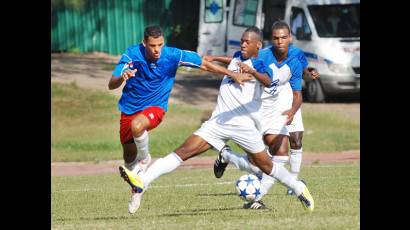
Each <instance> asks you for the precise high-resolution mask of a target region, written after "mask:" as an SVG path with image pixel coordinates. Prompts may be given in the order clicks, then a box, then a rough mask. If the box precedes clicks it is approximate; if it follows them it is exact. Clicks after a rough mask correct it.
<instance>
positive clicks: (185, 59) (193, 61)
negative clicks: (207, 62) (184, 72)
mask: <svg viewBox="0 0 410 230" xmlns="http://www.w3.org/2000/svg"><path fill="white" fill-rule="evenodd" d="M178 65H180V66H188V67H194V68H199V67H201V65H202V58H201V56H199V54H198V53H196V52H193V51H189V50H181V55H180V58H179V63H178Z"/></svg>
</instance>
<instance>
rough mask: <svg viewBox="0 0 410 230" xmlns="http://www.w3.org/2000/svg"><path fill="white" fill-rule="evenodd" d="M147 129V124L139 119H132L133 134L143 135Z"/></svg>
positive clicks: (135, 135) (136, 135)
mask: <svg viewBox="0 0 410 230" xmlns="http://www.w3.org/2000/svg"><path fill="white" fill-rule="evenodd" d="M144 131H145V126H144V124H142V123H141V122H139V121H136V120H134V121H132V123H131V132H132V136H134V137H139V136H141V135H142V133H143V132H144Z"/></svg>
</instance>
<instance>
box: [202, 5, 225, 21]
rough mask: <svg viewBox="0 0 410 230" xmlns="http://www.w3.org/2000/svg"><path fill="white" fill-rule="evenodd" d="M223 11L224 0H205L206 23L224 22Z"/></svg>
mask: <svg viewBox="0 0 410 230" xmlns="http://www.w3.org/2000/svg"><path fill="white" fill-rule="evenodd" d="M223 13H224V11H223V8H222V0H206V1H205V20H204V22H205V23H212V22H222V19H223Z"/></svg>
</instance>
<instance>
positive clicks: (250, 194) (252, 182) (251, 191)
mask: <svg viewBox="0 0 410 230" xmlns="http://www.w3.org/2000/svg"><path fill="white" fill-rule="evenodd" d="M236 191H237V192H238V195H239V197H240V198H241V199H242V200H245V201H254V200H255V199H257V198H258V197H259V196H260V194H261V192H260V191H261V182H260V180H259V178H258V177H256V176H255V175H253V174H249V175H243V176H241V177H240V178H239V179H238V180H237V181H236Z"/></svg>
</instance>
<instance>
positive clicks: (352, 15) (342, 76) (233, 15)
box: [197, 0, 360, 102]
mask: <svg viewBox="0 0 410 230" xmlns="http://www.w3.org/2000/svg"><path fill="white" fill-rule="evenodd" d="M277 19H284V20H285V21H286V22H287V23H288V24H289V26H290V28H291V33H292V36H293V43H294V44H295V45H296V46H297V47H299V48H301V49H302V50H303V51H304V53H305V56H306V58H307V60H308V61H309V66H311V67H314V68H317V69H318V71H319V72H320V74H321V77H320V79H319V80H316V81H312V80H310V79H306V81H304V82H303V86H304V89H303V90H304V93H305V95H306V97H307V99H308V101H312V102H320V101H324V99H325V98H326V96H329V95H338V94H343V93H348V94H357V95H358V94H359V93H360V0H201V3H200V19H199V32H198V48H197V51H198V52H199V53H200V54H201V55H232V54H233V53H234V52H235V51H237V50H239V49H240V38H241V36H242V33H243V31H245V29H246V28H247V27H249V26H257V27H259V28H261V29H262V30H263V32H264V38H265V45H269V44H270V36H271V34H270V33H271V32H270V27H271V25H272V23H273V22H274V21H276V20H277Z"/></svg>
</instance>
